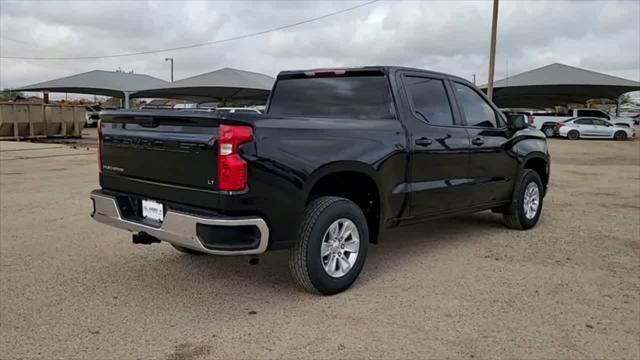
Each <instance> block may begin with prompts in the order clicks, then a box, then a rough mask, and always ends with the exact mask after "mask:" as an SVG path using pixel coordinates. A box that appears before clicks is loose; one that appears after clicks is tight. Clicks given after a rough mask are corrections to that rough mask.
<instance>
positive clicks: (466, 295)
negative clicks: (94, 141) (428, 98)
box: [0, 139, 640, 359]
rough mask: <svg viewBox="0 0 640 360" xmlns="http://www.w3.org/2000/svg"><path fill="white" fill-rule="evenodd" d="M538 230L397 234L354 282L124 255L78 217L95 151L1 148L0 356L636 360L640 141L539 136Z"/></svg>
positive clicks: (486, 224) (410, 230) (491, 225)
mask: <svg viewBox="0 0 640 360" xmlns="http://www.w3.org/2000/svg"><path fill="white" fill-rule="evenodd" d="M550 149H551V154H552V157H553V160H552V178H551V192H550V194H549V195H548V196H547V198H546V200H545V201H546V203H545V207H544V212H543V215H542V219H541V223H540V224H539V226H538V227H537V228H535V229H533V230H530V231H526V232H517V231H510V230H507V229H505V228H504V227H503V226H502V224H501V219H500V217H499V216H498V215H495V214H491V213H489V212H485V213H480V214H476V215H473V216H469V217H461V218H454V219H449V220H442V221H437V222H432V223H427V224H423V225H419V226H413V227H405V228H400V229H397V230H394V231H393V232H392V233H391V234H390V235H389V236H388V237H387V238H386V239H385V240H384V241H383V242H382V243H381V244H380V245H377V246H374V247H372V249H371V250H370V256H369V259H368V260H367V264H366V265H365V268H364V271H363V273H362V275H361V278H360V279H359V281H357V282H356V284H355V286H354V287H353V288H352V289H351V290H349V291H347V292H346V293H343V294H340V295H337V296H333V297H324V298H323V297H317V296H313V295H309V294H306V293H304V292H302V291H301V290H299V289H297V288H296V287H295V286H294V284H293V282H292V280H291V279H290V276H289V273H288V268H287V263H286V260H287V254H286V252H275V253H269V254H267V255H266V256H264V257H263V258H262V262H261V263H260V264H259V265H257V266H251V265H249V264H248V263H247V259H246V258H239V257H214V256H204V257H190V256H187V255H182V254H180V253H178V252H176V251H175V250H173V249H172V248H171V247H170V246H169V245H166V244H161V245H153V246H141V245H133V244H131V241H130V235H128V234H127V233H124V232H121V231H118V230H114V229H111V228H109V227H107V226H104V225H100V224H97V223H94V222H93V221H92V220H91V219H90V218H89V212H90V207H91V205H90V202H89V200H88V197H87V194H88V192H89V191H90V190H91V189H93V188H95V187H96V186H97V185H96V184H97V175H96V172H97V169H96V164H95V155H94V154H93V151H92V150H87V149H86V148H77V149H71V148H68V147H66V146H64V145H60V144H48V145H43V144H28V143H27V144H16V143H9V144H8V143H2V144H1V145H0V150H1V151H0V196H1V198H0V200H1V201H0V204H1V207H0V240H1V241H0V281H1V283H0V357H1V358H47V359H51V358H87V359H122V358H127V359H128V358H161V359H200V358H210V357H213V358H248V357H251V358H282V357H286V358H299V357H313V358H340V357H342V358H363V357H369V358H409V357H411V358H427V357H429V358H466V359H473V358H475V359H479V358H509V359H512V358H530V359H541V358H554V359H561V358H567V359H568V358H571V359H586V358H594V359H605V358H607V359H614V358H635V359H638V358H640V343H639V342H640V340H639V339H640V141H638V140H637V139H636V140H635V141H628V142H611V141H575V142H570V141H563V140H551V141H550Z"/></svg>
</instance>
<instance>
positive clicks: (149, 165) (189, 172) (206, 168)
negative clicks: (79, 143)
mask: <svg viewBox="0 0 640 360" xmlns="http://www.w3.org/2000/svg"><path fill="white" fill-rule="evenodd" d="M101 121H102V124H101V132H102V172H103V173H104V174H106V175H111V176H118V177H128V178H136V179H142V180H151V181H154V182H158V183H166V184H171V185H181V186H185V187H191V188H194V187H195V188H203V189H208V190H215V189H216V184H217V149H216V139H217V137H218V125H219V120H218V119H217V118H215V117H212V116H202V115H200V116H199V115H197V114H193V113H190V114H189V113H182V112H178V111H170V112H168V111H164V112H157V111H154V112H131V111H130V112H104V113H101Z"/></svg>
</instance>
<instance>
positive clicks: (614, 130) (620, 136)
mask: <svg viewBox="0 0 640 360" xmlns="http://www.w3.org/2000/svg"><path fill="white" fill-rule="evenodd" d="M555 132H556V134H557V135H558V136H562V137H566V138H568V139H570V140H576V139H616V140H627V139H628V138H632V137H634V136H636V133H635V130H634V129H633V128H632V127H627V126H621V125H614V124H612V123H610V122H608V121H606V120H603V119H598V118H592V117H577V118H571V119H567V120H565V121H563V122H561V123H558V124H556V128H555Z"/></svg>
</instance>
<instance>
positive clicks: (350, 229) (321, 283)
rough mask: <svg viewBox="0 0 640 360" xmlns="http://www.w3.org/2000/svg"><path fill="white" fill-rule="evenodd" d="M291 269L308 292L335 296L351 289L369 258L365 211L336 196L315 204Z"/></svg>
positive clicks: (307, 211) (308, 213) (301, 232)
mask: <svg viewBox="0 0 640 360" xmlns="http://www.w3.org/2000/svg"><path fill="white" fill-rule="evenodd" d="M297 240H298V241H297V243H296V244H295V246H294V247H293V248H292V249H291V254H290V257H289V268H290V270H291V274H292V275H293V278H294V279H295V281H296V282H297V283H298V284H299V285H300V286H302V287H303V288H304V289H305V290H307V291H309V292H313V293H320V294H322V295H332V294H337V293H339V292H342V291H344V290H346V289H348V288H349V287H350V286H351V284H353V282H354V281H355V280H356V278H357V277H358V275H359V274H360V271H361V270H362V267H363V266H364V261H365V259H366V257H367V247H368V244H369V231H368V228H367V220H366V218H365V216H364V214H363V213H362V210H361V209H360V208H359V207H358V206H357V205H356V204H355V203H353V202H352V201H351V200H348V199H345V198H339V197H333V196H325V197H320V198H318V199H316V200H314V201H312V202H311V203H310V204H309V205H308V206H307V208H306V209H305V212H304V218H303V220H302V224H301V225H300V229H299V231H298V239H297Z"/></svg>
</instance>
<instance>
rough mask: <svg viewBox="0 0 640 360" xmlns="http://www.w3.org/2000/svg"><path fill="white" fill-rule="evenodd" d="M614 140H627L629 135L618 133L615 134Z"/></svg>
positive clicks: (622, 132)
mask: <svg viewBox="0 0 640 360" xmlns="http://www.w3.org/2000/svg"><path fill="white" fill-rule="evenodd" d="M613 138H614V139H616V140H627V133H626V132H624V131H617V132H616V133H615V134H613Z"/></svg>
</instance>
